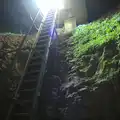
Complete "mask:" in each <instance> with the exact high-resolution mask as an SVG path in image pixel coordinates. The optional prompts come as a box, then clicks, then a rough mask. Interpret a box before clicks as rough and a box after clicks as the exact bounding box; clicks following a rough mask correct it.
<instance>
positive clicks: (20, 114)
mask: <svg viewBox="0 0 120 120" xmlns="http://www.w3.org/2000/svg"><path fill="white" fill-rule="evenodd" d="M14 115H15V116H29V114H28V113H15V114H14Z"/></svg>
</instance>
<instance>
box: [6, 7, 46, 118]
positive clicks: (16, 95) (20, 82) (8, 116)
mask: <svg viewBox="0 0 120 120" xmlns="http://www.w3.org/2000/svg"><path fill="white" fill-rule="evenodd" d="M39 13H40V9H39V11H38V13H37V14H36V16H35V18H34V21H33V24H32V26H31V27H30V29H29V31H28V33H27V34H26V35H25V36H24V38H23V40H22V42H21V44H20V45H19V48H18V49H17V51H16V56H15V60H14V62H13V66H12V70H13V69H14V67H15V62H16V60H17V57H18V54H19V52H20V50H21V48H22V47H23V45H24V42H25V40H26V38H27V36H28V35H29V33H30V32H31V30H32V28H33V26H34V22H35V21H36V19H37V17H38V15H39ZM44 20H45V17H44V18H43V19H42V22H41V24H40V27H39V30H38V32H37V34H36V39H37V40H38V37H39V35H40V31H41V26H42V25H43V23H44ZM35 43H36V41H35V42H34V43H33V46H32V48H31V51H30V53H29V56H28V59H27V62H26V65H25V68H24V72H23V75H22V76H21V79H20V81H19V84H18V87H17V89H16V92H15V95H14V98H13V100H16V99H17V97H18V91H19V89H20V86H21V84H22V81H23V76H24V74H25V72H26V69H27V66H28V63H29V60H30V57H31V54H32V50H33V48H34V46H35ZM13 107H14V104H11V106H10V109H9V111H8V115H7V117H6V120H9V118H10V115H11V112H12V109H13Z"/></svg>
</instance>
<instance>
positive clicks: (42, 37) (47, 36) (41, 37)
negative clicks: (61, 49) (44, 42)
mask: <svg viewBox="0 0 120 120" xmlns="http://www.w3.org/2000/svg"><path fill="white" fill-rule="evenodd" d="M49 37H50V36H49V35H44V36H42V35H41V36H40V37H39V39H45V38H49Z"/></svg>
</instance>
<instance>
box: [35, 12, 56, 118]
mask: <svg viewBox="0 0 120 120" xmlns="http://www.w3.org/2000/svg"><path fill="white" fill-rule="evenodd" d="M56 15H57V10H56V12H55V15H54V21H53V23H52V27H53V28H52V32H51V36H50V39H49V42H48V47H47V48H46V50H45V56H44V60H43V61H42V63H41V65H42V66H41V70H40V75H39V77H38V83H37V87H36V93H35V95H34V101H33V108H34V111H33V112H34V116H35V112H36V110H37V108H36V107H38V106H37V103H38V100H37V97H38V96H40V90H41V88H42V85H43V76H44V73H45V68H46V64H47V59H48V55H49V48H50V45H51V40H52V36H53V34H54V25H55V20H56ZM34 116H33V118H34ZM35 120H36V119H35Z"/></svg>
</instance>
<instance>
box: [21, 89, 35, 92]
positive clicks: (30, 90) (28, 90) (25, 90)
mask: <svg viewBox="0 0 120 120" xmlns="http://www.w3.org/2000/svg"><path fill="white" fill-rule="evenodd" d="M35 90H36V88H32V89H21V90H20V92H33V91H35Z"/></svg>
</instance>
